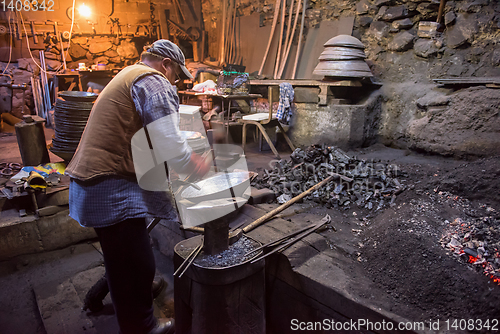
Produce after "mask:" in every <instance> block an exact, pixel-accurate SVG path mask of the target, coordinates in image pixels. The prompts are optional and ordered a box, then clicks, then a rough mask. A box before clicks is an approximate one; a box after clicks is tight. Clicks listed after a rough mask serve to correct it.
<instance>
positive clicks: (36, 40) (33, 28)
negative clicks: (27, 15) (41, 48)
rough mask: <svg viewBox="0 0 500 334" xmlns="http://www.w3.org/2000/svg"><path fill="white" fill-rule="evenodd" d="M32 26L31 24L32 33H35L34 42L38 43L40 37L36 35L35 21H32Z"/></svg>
mask: <svg viewBox="0 0 500 334" xmlns="http://www.w3.org/2000/svg"><path fill="white" fill-rule="evenodd" d="M30 26H31V34H32V35H33V43H35V44H38V37H37V36H36V31H35V22H33V21H30Z"/></svg>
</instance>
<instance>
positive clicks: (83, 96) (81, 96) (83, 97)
mask: <svg viewBox="0 0 500 334" xmlns="http://www.w3.org/2000/svg"><path fill="white" fill-rule="evenodd" d="M58 95H59V96H60V97H62V98H63V99H65V100H66V101H82V102H88V101H95V100H96V99H97V96H98V95H97V94H94V93H89V92H80V91H63V92H59V94H58Z"/></svg>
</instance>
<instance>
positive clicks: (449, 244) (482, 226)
mask: <svg viewBox="0 0 500 334" xmlns="http://www.w3.org/2000/svg"><path fill="white" fill-rule="evenodd" d="M445 223H447V225H448V226H447V229H446V232H445V233H444V235H443V236H442V238H441V240H440V242H441V245H442V246H443V247H444V248H446V249H448V250H450V251H451V253H452V254H453V255H454V256H456V257H457V258H459V259H460V260H461V261H463V262H464V263H469V264H470V265H472V267H474V268H475V269H476V270H477V271H479V272H482V273H483V274H484V275H486V276H488V277H490V278H491V279H492V280H493V281H494V282H496V283H497V284H500V218H499V217H498V216H497V217H494V216H493V215H491V216H486V217H479V218H470V219H467V220H463V219H461V218H456V219H455V220H453V221H452V222H451V223H450V222H445Z"/></svg>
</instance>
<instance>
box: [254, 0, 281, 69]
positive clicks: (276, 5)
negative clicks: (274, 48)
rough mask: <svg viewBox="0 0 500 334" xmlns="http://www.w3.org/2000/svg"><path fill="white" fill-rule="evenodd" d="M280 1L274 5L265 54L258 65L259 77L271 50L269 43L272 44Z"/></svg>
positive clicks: (277, 0)
mask: <svg viewBox="0 0 500 334" xmlns="http://www.w3.org/2000/svg"><path fill="white" fill-rule="evenodd" d="M280 5H281V0H276V4H275V5H274V17H273V25H272V26H271V34H270V35H269V41H268V42H267V48H266V52H265V53H264V58H263V59H262V64H260V69H259V75H261V74H262V71H263V70H264V64H265V63H266V59H267V55H268V54H269V49H270V48H271V43H272V42H273V36H274V31H275V30H276V23H277V22H278V17H279V13H280Z"/></svg>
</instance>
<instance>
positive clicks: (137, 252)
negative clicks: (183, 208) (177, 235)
mask: <svg viewBox="0 0 500 334" xmlns="http://www.w3.org/2000/svg"><path fill="white" fill-rule="evenodd" d="M95 231H96V233H97V236H98V237H99V242H100V243H101V248H102V252H103V256H104V265H105V267H106V277H107V280H108V286H109V292H110V294H111V299H112V301H113V306H114V309H115V314H116V318H117V320H118V325H119V326H120V332H121V334H143V333H148V332H149V331H150V330H151V329H153V328H154V326H155V325H156V321H157V320H156V319H155V317H154V315H153V296H152V293H151V284H152V283H153V279H154V275H155V259H154V254H153V251H152V249H151V245H150V242H149V234H148V231H147V229H146V221H145V219H144V218H137V219H127V220H125V221H122V222H120V223H117V224H114V225H111V226H107V227H100V228H95Z"/></svg>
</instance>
